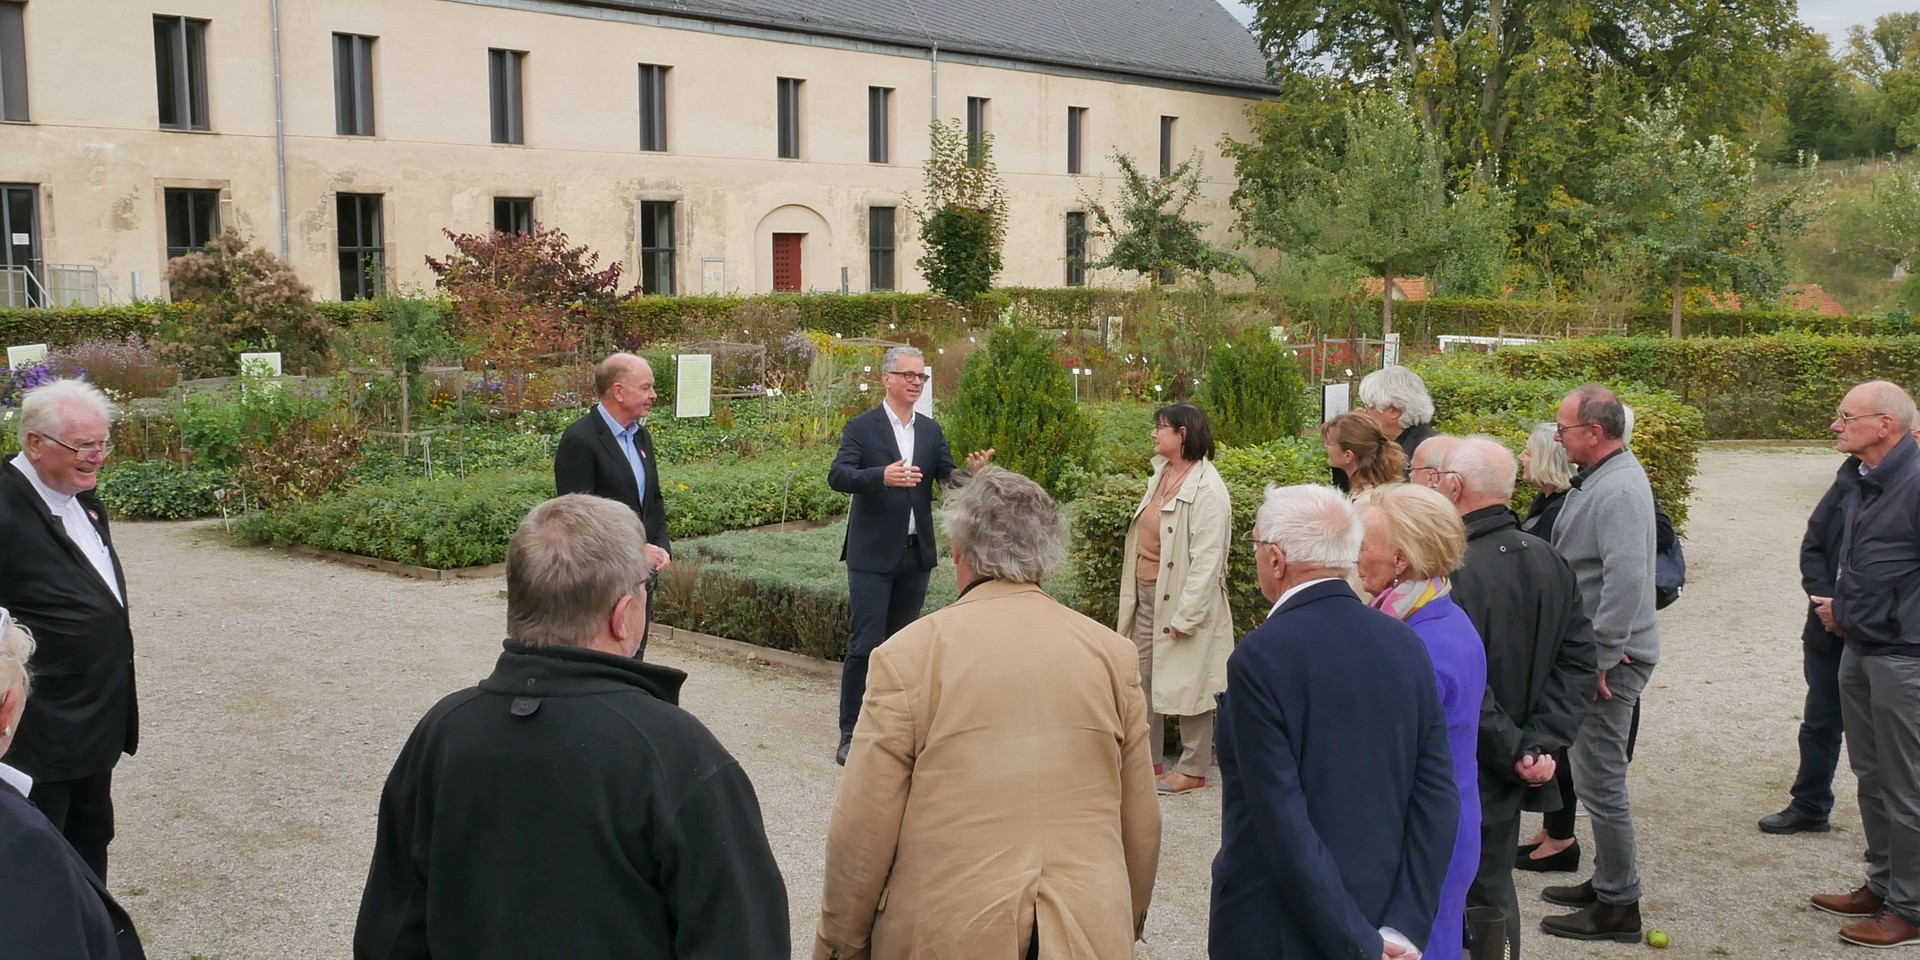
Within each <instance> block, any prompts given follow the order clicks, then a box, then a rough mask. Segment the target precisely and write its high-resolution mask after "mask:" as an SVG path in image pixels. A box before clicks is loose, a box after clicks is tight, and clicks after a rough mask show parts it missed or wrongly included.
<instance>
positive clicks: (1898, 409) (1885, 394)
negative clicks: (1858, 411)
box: [1847, 380, 1916, 433]
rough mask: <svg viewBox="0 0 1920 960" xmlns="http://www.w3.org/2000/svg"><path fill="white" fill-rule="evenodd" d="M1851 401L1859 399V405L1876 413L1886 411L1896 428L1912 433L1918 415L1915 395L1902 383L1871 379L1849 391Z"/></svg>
mask: <svg viewBox="0 0 1920 960" xmlns="http://www.w3.org/2000/svg"><path fill="white" fill-rule="evenodd" d="M1847 400H1848V402H1849V403H1853V402H1856V401H1857V404H1858V406H1860V407H1861V408H1862V409H1865V410H1872V411H1874V412H1876V413H1884V414H1886V415H1887V417H1888V418H1889V419H1890V420H1892V421H1893V426H1894V428H1895V429H1897V430H1899V431H1900V432H1902V433H1911V432H1912V431H1913V427H1914V422H1913V421H1914V417H1915V416H1916V414H1915V411H1914V405H1913V397H1912V396H1910V395H1909V394H1908V393H1907V391H1905V390H1903V389H1901V387H1900V385H1899V384H1897V383H1894V382H1892V381H1890V380H1869V381H1867V382H1866V383H1863V384H1861V385H1859V386H1857V387H1854V388H1853V389H1852V390H1849V391H1847Z"/></svg>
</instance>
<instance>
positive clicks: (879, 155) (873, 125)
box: [867, 87, 893, 163]
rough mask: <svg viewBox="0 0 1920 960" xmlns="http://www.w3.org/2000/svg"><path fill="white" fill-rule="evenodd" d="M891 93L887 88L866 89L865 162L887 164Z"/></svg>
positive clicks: (891, 104)
mask: <svg viewBox="0 0 1920 960" xmlns="http://www.w3.org/2000/svg"><path fill="white" fill-rule="evenodd" d="M892 106H893V91H892V90H891V89H888V88H887V87H868V88H867V162H868V163H888V162H890V161H889V160H888V153H889V152H890V151H889V150H888V147H890V146H891V144H890V143H889V142H888V141H889V140H890V139H891V138H890V137H889V136H888V134H889V132H890V131H891V129H892V128H891V126H890V125H889V121H890V113H891V110H890V109H889V108H891V107H892Z"/></svg>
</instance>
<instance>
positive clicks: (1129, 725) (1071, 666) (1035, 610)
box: [813, 581, 1160, 960]
mask: <svg viewBox="0 0 1920 960" xmlns="http://www.w3.org/2000/svg"><path fill="white" fill-rule="evenodd" d="M1159 804H1160V802H1159V800H1158V799H1156V797H1155V795H1154V781H1153V761H1152V760H1151V759H1150V756H1149V753H1148V745H1147V715H1146V704H1145V702H1144V701H1143V700H1142V698H1141V696H1140V677H1139V667H1138V664H1137V655H1136V653H1135V652H1134V648H1133V644H1131V643H1129V642H1127V640H1126V638H1124V637H1119V636H1115V635H1114V633H1113V631H1111V630H1108V629H1107V628H1106V627H1105V626H1103V625H1101V624H1099V623H1097V622H1095V621H1093V620H1089V619H1087V618H1086V617H1083V616H1081V615H1080V614H1078V613H1075V612H1073V611H1072V610H1069V609H1067V608H1066V607H1063V606H1061V605H1060V604H1059V603H1057V602H1055V601H1054V600H1053V599H1052V598H1050V597H1048V596H1047V595H1046V594H1045V593H1042V592H1041V591H1040V588H1039V587H1036V586H1033V585H1031V584H1017V583H1008V582H1002V581H987V582H984V583H981V584H979V585H978V586H975V587H974V588H973V589H972V590H969V591H967V593H966V594H965V595H964V596H962V597H961V598H960V599H959V600H957V601H955V602H954V603H953V605H952V606H949V607H947V608H945V609H943V610H939V611H937V612H935V613H932V614H930V615H928V616H925V617H922V618H920V619H919V620H916V621H914V623H913V624H912V625H910V626H908V627H907V628H906V629H904V630H901V631H900V632H899V633H896V634H894V635H893V637H892V638H891V639H889V640H888V641H887V642H886V643H885V644H882V645H881V646H880V647H879V648H878V649H877V650H875V651H874V653H873V660H872V662H871V668H870V671H869V673H868V676H867V695H866V700H865V702H864V703H863V704H862V705H861V707H860V721H859V724H858V725H857V726H855V728H854V732H853V750H852V752H851V753H850V754H849V755H848V756H847V768H846V772H845V773H844V774H842V775H841V778H840V795H839V798H838V800H837V801H836V802H835V803H834V807H833V821H832V824H831V826H830V827H829V828H828V830H827V862H826V887H825V889H824V890H823V891H822V893H821V898H820V900H821V903H820V928H819V936H818V937H817V939H816V940H815V943H814V949H813V956H814V957H815V958H816V960H828V958H844V960H852V958H865V957H872V958H874V960H906V958H912V960H935V958H940V960H946V958H952V960H976V958H980V957H1005V958H1009V960H1011V958H1014V957H1018V956H1021V955H1022V954H1021V949H1022V948H1023V947H1024V946H1025V945H1026V943H1027V942H1028V941H1029V940H1030V939H1031V938H1032V937H1033V927H1034V923H1035V919H1036V917H1037V918H1038V922H1039V927H1040V929H1039V937H1040V955H1041V956H1043V957H1048V958H1050V960H1068V958H1074V960H1127V958H1129V957H1132V956H1133V942H1134V940H1135V939H1136V938H1138V936H1139V934H1140V930H1141V928H1142V925H1143V924H1144V923H1145V920H1146V915H1147V901H1148V899H1149V897H1151V895H1152V893H1153V877H1154V871H1155V870H1156V868H1157V867H1158V865H1159V861H1160V805H1159Z"/></svg>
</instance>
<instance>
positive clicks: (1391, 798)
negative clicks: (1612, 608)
mask: <svg viewBox="0 0 1920 960" xmlns="http://www.w3.org/2000/svg"><path fill="white" fill-rule="evenodd" d="M1361 535H1362V528H1361V523H1360V518H1359V516H1358V515H1357V514H1356V513H1355V512H1354V509H1353V506H1352V505H1351V504H1350V503H1348V502H1347V500H1346V498H1345V497H1343V496H1341V495H1340V494H1339V493H1338V492H1337V491H1335V490H1334V489H1333V488H1331V487H1314V486H1296V487H1281V488H1273V487H1270V488H1268V490H1267V499H1266V502H1265V503H1264V504H1263V505H1262V506H1261V507H1260V512H1259V515H1258V520H1257V521H1256V522H1255V525H1254V528H1253V533H1252V536H1251V539H1252V540H1253V543H1254V561H1255V563H1256V565H1257V566H1258V569H1259V575H1260V590H1261V592H1262V593H1264V594H1265V595H1266V596H1267V599H1269V600H1272V601H1274V605H1273V612H1272V613H1270V614H1269V615H1268V617H1267V621H1266V623H1264V624H1261V625H1260V627H1259V628H1258V629H1256V630H1254V631H1253V632H1252V633H1250V634H1248V635H1247V636H1246V638H1245V639H1244V640H1242V641H1241V642H1240V645H1239V647H1238V648H1237V649H1235V650H1234V653H1233V656H1232V658H1230V659H1229V660H1228V661H1227V692H1226V693H1225V694H1223V695H1222V697H1221V706H1220V711H1219V721H1218V724H1219V728H1218V734H1217V737H1218V739H1217V741H1216V742H1217V743H1218V745H1219V754H1220V774H1221V824H1220V834H1221V837H1220V853H1219V855H1218V856H1217V857H1215V859H1214V862H1213V905H1212V924H1211V930H1210V932H1209V935H1208V956H1210V957H1212V958H1213V960H1240V958H1247V960H1252V958H1262V960H1264V958H1269V957H1367V958H1373V957H1383V958H1384V957H1400V956H1406V955H1408V954H1410V953H1413V952H1416V951H1418V950H1419V949H1421V948H1422V947H1424V945H1425V943H1426V941H1427V938H1428V935H1429V934H1430V933H1431V932H1432V928H1433V922H1434V916H1435V912H1436V910H1437V909H1438V908H1439V902H1440V887H1441V882H1442V880H1443V879H1444V877H1445V875H1446V872H1447V865H1448V862H1449V861H1450V860H1451V859H1452V857H1453V848H1454V842H1455V839H1456V835H1457V834H1458V832H1459V826H1460V824H1459V819H1458V818H1459V815H1460V794H1459V791H1458V789H1457V788H1456V787H1455V786H1454V781H1453V755H1452V751H1451V749H1450V748H1449V747H1448V745H1447V721H1446V715H1445V713H1444V712H1443V711H1442V708H1441V704H1440V696H1439V693H1438V690H1437V686H1436V684H1435V681H1434V673H1433V663H1432V661H1431V660H1429V659H1428V657H1427V651H1426V646H1425V645H1424V644H1423V643H1421V641H1420V638H1419V637H1418V636H1416V635H1415V634H1414V632H1413V629H1412V628H1411V627H1408V626H1407V625H1406V624H1405V623H1403V622H1401V621H1399V620H1396V619H1394V618H1393V617H1390V616H1388V615H1386V614H1384V613H1381V612H1380V611H1378V610H1373V609H1370V608H1368V607H1367V606H1366V605H1365V604H1363V603H1361V602H1360V598H1359V597H1357V596H1355V595H1354V593H1353V589H1352V588H1351V587H1348V586H1347V582H1346V580H1345V579H1344V578H1345V577H1346V576H1347V575H1348V574H1349V573H1350V572H1351V571H1352V570H1353V565H1354V561H1355V560H1356V558H1357V557H1358V556H1359V553H1360V539H1361ZM1275 904H1284V905H1285V909H1275Z"/></svg>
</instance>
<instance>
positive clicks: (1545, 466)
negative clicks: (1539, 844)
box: [1520, 422, 1574, 836]
mask: <svg viewBox="0 0 1920 960" xmlns="http://www.w3.org/2000/svg"><path fill="white" fill-rule="evenodd" d="M1558 433H1559V427H1558V426H1557V425H1556V424H1553V423H1551V422H1549V423H1543V424H1541V425H1539V426H1537V427H1534V428H1533V435H1532V436H1530V437H1528V438H1527V445H1526V447H1525V449H1522V450H1521V451H1520V475H1521V476H1522V477H1525V478H1526V481H1527V482H1528V483H1531V484H1533V485H1534V486H1535V487H1536V488H1538V489H1539V491H1540V493H1539V495H1537V496H1535V497H1534V498H1533V504H1532V505H1531V506H1529V507H1527V516H1526V518H1525V519H1523V520H1521V521H1520V529H1522V530H1525V531H1526V532H1528V533H1531V534H1533V535H1534V536H1536V537H1539V538H1540V539H1542V540H1546V541H1548V542H1552V540H1553V521H1554V518H1556V517H1558V516H1560V506H1561V504H1562V503H1565V502H1566V498H1567V491H1568V490H1571V489H1573V474H1574V468H1573V463H1572V461H1570V460H1568V459H1567V448H1566V447H1563V446H1561V445H1560V441H1559V439H1558V437H1557V434H1558ZM1569 836H1571V834H1569Z"/></svg>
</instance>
